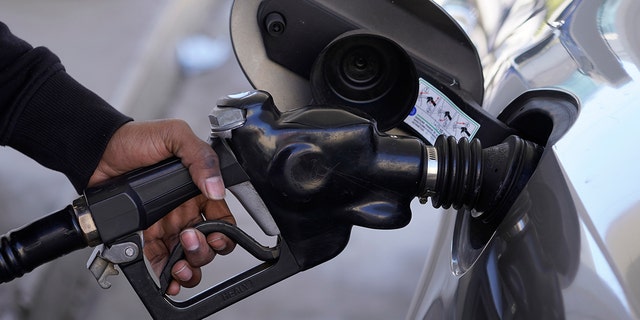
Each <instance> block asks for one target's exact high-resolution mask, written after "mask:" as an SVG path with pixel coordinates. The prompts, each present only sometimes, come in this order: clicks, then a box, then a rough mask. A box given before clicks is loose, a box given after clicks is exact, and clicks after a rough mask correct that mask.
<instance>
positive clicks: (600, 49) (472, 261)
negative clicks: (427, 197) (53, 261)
mask: <svg viewBox="0 0 640 320" xmlns="http://www.w3.org/2000/svg"><path fill="white" fill-rule="evenodd" d="M443 6H444V7H445V9H447V8H448V9H450V13H451V14H452V16H454V17H458V19H459V22H460V23H461V25H462V26H463V27H464V28H465V29H466V30H467V32H468V33H469V35H470V37H471V38H472V39H473V41H474V43H475V44H476V46H477V48H478V51H479V53H480V55H481V57H482V62H483V70H484V72H485V74H484V76H485V99H484V103H483V107H484V108H485V109H486V110H488V111H489V112H490V113H491V114H494V115H496V116H498V115H499V114H500V113H502V112H503V110H504V109H505V108H506V107H507V106H508V105H509V104H510V103H511V102H512V101H513V100H515V99H517V98H518V97H521V96H523V95H527V94H536V92H540V91H545V90H550V91H552V92H561V93H562V94H566V95H567V98H568V99H575V103H576V107H577V113H576V116H573V117H571V116H570V117H565V118H564V119H561V118H562V117H559V118H558V121H556V122H554V123H553V133H552V137H550V139H549V143H548V145H547V147H546V150H545V153H544V155H543V157H542V160H541V161H540V164H539V166H538V168H537V170H536V172H535V173H534V174H533V176H532V178H531V179H530V181H529V183H528V185H527V187H526V188H525V190H524V191H523V192H522V193H521V194H520V196H519V197H518V200H517V201H516V203H515V204H514V205H513V206H512V208H511V209H510V211H509V213H508V214H507V216H506V217H505V219H504V221H503V222H502V224H501V225H500V226H499V227H498V229H497V230H496V231H495V232H494V233H492V235H491V236H490V238H489V240H488V241H486V243H483V244H482V245H478V244H477V243H473V242H474V241H473V237H474V228H473V226H471V224H472V222H469V220H470V218H469V214H468V212H464V211H460V212H450V214H447V215H444V218H443V219H442V222H441V225H440V227H439V228H438V230H439V234H438V235H437V237H436V242H435V243H434V245H433V247H432V248H433V251H432V253H431V256H430V257H429V259H428V261H427V263H426V264H425V269H424V273H423V275H422V280H421V282H420V285H419V288H418V291H417V292H416V295H415V297H414V301H413V304H412V307H411V310H410V312H409V314H408V316H407V318H408V319H443V318H444V319H461V318H462V319H485V318H488V319H493V318H506V319H521V318H531V319H552V318H568V319H634V318H638V316H639V315H640V246H639V245H638V244H639V243H640V230H639V229H640V192H639V191H638V189H637V187H635V185H636V183H637V182H638V181H640V170H639V169H638V168H637V167H636V166H637V164H636V163H637V162H636V161H637V159H639V158H640V151H639V149H638V147H637V142H636V141H637V138H638V137H640V125H639V123H638V122H639V120H640V108H639V106H640V104H639V100H640V22H639V21H638V19H639V18H640V2H639V1H637V0H611V1H606V0H583V1H580V0H578V1H565V2H562V3H561V2H559V1H518V0H515V1H506V0H505V1H478V3H475V2H472V1H468V2H465V1H455V2H453V1H449V2H448V3H443ZM476 242H477V241H476Z"/></svg>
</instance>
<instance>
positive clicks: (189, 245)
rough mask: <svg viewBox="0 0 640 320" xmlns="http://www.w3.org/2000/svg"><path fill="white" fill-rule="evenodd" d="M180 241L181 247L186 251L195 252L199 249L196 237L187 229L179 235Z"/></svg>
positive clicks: (192, 231) (191, 230)
mask: <svg viewBox="0 0 640 320" xmlns="http://www.w3.org/2000/svg"><path fill="white" fill-rule="evenodd" d="M180 239H182V246H183V247H184V249H185V250H187V251H196V250H198V247H200V242H199V241H198V236H197V235H196V232H195V231H194V230H193V229H187V230H184V231H182V232H181V233H180Z"/></svg>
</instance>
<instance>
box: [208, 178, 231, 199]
mask: <svg viewBox="0 0 640 320" xmlns="http://www.w3.org/2000/svg"><path fill="white" fill-rule="evenodd" d="M205 189H206V190H207V197H208V198H209V199H211V200H222V199H224V196H225V192H226V191H225V189H224V182H223V181H222V177H220V176H215V177H211V178H207V180H205Z"/></svg>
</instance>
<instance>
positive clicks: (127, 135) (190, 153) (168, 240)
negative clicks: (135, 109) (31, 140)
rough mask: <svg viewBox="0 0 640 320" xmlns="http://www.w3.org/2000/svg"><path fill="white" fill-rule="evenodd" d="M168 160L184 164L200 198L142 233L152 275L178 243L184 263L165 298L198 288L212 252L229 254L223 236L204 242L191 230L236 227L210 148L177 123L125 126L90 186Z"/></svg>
mask: <svg viewBox="0 0 640 320" xmlns="http://www.w3.org/2000/svg"><path fill="white" fill-rule="evenodd" d="M171 156H177V157H179V158H180V159H181V160H182V163H183V164H184V166H185V167H187V168H188V169H189V173H190V174H191V177H192V179H193V181H194V183H195V184H196V185H197V186H198V188H200V190H201V191H202V195H199V196H197V197H195V198H193V199H191V200H188V201H187V202H185V203H184V204H182V205H181V206H180V207H178V208H176V209H175V210H173V211H172V212H171V213H169V214H168V215H167V216H165V217H164V218H162V219H161V220H159V221H158V222H156V223H155V224H154V225H152V226H151V227H149V228H148V229H147V230H145V231H144V241H145V245H144V253H145V256H146V257H147V259H148V260H149V262H150V264H151V267H152V268H153V270H154V272H156V274H159V273H160V272H161V271H162V268H164V265H165V264H166V262H167V260H168V258H169V254H170V252H171V250H172V249H173V247H174V246H175V245H176V244H177V243H178V241H180V242H181V243H182V246H183V248H185V256H186V260H181V261H178V262H177V263H176V264H175V265H174V266H173V267H172V269H171V272H172V274H173V277H174V281H172V283H171V284H170V286H169V288H168V289H167V294H170V295H176V294H178V293H179V292H180V286H184V287H193V286H195V285H197V284H198V283H200V280H201V278H202V274H201V271H200V267H202V266H203V265H205V264H207V263H209V262H211V260H213V258H214V257H215V254H216V253H220V254H227V253H229V252H231V251H232V250H233V248H234V246H235V244H234V243H233V242H232V241H231V240H230V239H229V238H227V237H226V236H225V235H223V234H221V233H212V234H210V235H208V236H207V237H205V236H204V235H203V234H202V233H201V232H199V231H197V230H196V229H193V228H189V227H190V226H192V225H194V224H195V223H198V222H201V221H203V219H205V218H206V219H207V220H214V219H215V220H225V221H227V222H230V223H235V220H234V218H233V215H232V214H231V212H230V211H229V208H228V207H227V205H226V203H225V202H224V200H223V199H224V195H225V188H224V184H223V182H222V177H221V176H220V168H219V166H218V157H217V156H216V154H215V152H214V151H213V149H212V148H211V147H210V146H209V145H208V144H207V143H206V142H204V141H202V140H201V139H199V138H198V137H197V136H196V135H195V134H194V133H193V131H192V130H191V128H190V127H189V126H188V125H187V123H185V122H184V121H181V120H158V121H147V122H129V123H126V124H125V125H123V126H122V127H120V128H119V129H118V130H117V131H116V132H115V134H114V135H113V137H112V138H111V140H109V143H108V145H107V147H106V149H105V152H104V154H103V156H102V159H101V160H100V163H99V164H98V166H97V168H96V170H95V172H94V173H93V175H92V176H91V178H90V180H89V186H91V185H94V184H96V183H98V182H101V181H103V180H106V179H108V178H111V177H115V176H119V175H122V174H124V173H126V172H128V171H131V170H133V169H137V168H140V167H145V166H149V165H152V164H155V163H157V162H160V161H162V160H164V159H167V158H169V157H171Z"/></svg>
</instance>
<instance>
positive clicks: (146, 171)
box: [84, 158, 200, 243]
mask: <svg viewBox="0 0 640 320" xmlns="http://www.w3.org/2000/svg"><path fill="white" fill-rule="evenodd" d="M198 194H200V190H199V189H198V187H197V186H196V185H195V184H194V183H193V181H192V180H191V176H190V175H189V171H188V169H187V168H186V167H185V166H184V165H182V163H181V162H180V159H178V158H172V159H168V160H165V161H163V162H161V163H159V164H156V165H154V166H153V167H149V168H143V169H140V170H135V171H132V172H130V173H127V174H125V175H123V176H120V177H118V178H115V179H112V180H109V181H108V183H106V184H102V185H99V186H96V187H92V188H89V189H87V190H85V192H84V196H85V198H86V201H87V206H88V208H89V211H90V212H91V216H92V217H93V220H94V223H95V225H96V228H97V229H98V232H99V234H100V239H101V240H102V242H103V243H109V242H111V241H114V240H116V239H118V238H120V237H122V236H125V235H128V234H130V233H133V232H136V231H138V230H145V229H147V228H148V227H149V226H151V225H152V224H153V223H155V222H156V221H158V220H159V219H160V218H162V217H163V216H165V215H166V214H167V213H169V212H170V211H171V210H173V209H175V208H176V207H178V206H179V205H180V204H182V203H183V202H185V201H186V200H189V199H190V198H193V197H194V196H196V195H198Z"/></svg>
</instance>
